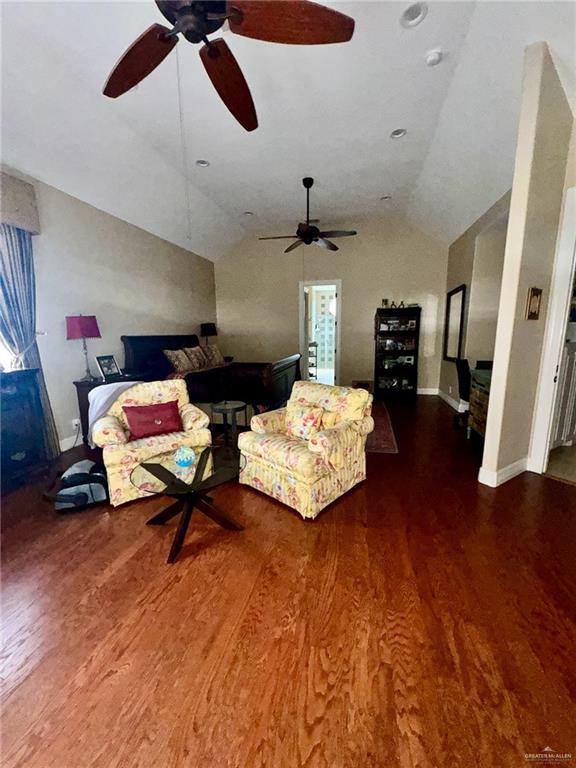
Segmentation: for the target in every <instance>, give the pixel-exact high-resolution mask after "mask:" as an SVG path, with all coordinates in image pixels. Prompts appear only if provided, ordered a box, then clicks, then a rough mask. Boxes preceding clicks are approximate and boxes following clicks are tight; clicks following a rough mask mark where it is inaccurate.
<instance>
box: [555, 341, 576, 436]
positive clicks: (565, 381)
mask: <svg viewBox="0 0 576 768" xmlns="http://www.w3.org/2000/svg"><path fill="white" fill-rule="evenodd" d="M574 441H576V341H570V340H566V343H565V345H564V350H563V352H562V361H561V363H560V371H559V374H558V396H557V400H556V409H555V413H554V422H553V427H552V444H551V446H550V448H558V447H559V446H561V445H566V443H571V442H574Z"/></svg>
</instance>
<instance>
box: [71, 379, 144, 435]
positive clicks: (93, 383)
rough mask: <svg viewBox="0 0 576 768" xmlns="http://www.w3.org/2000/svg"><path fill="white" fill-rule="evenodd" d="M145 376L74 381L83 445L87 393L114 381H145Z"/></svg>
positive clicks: (85, 428) (86, 429)
mask: <svg viewBox="0 0 576 768" xmlns="http://www.w3.org/2000/svg"><path fill="white" fill-rule="evenodd" d="M145 375H146V374H144V373H141V374H140V375H138V373H137V372H134V373H132V374H123V375H122V377H119V378H117V379H106V380H104V379H92V380H87V379H80V381H75V382H73V383H74V386H75V387H76V396H77V398H78V412H79V414H80V428H81V431H82V442H83V443H84V445H88V406H89V403H88V395H89V393H90V392H91V391H92V390H93V389H95V388H96V387H101V386H102V384H111V383H112V382H114V381H145V380H146V379H145V378H142V377H143V376H145Z"/></svg>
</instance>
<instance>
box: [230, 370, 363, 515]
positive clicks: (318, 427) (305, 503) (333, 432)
mask: <svg viewBox="0 0 576 768" xmlns="http://www.w3.org/2000/svg"><path fill="white" fill-rule="evenodd" d="M371 410H372V395H371V394H369V393H368V392H367V391H366V390H364V389H350V388H348V387H331V386H328V385H327V384H317V383H314V382H309V381H297V382H296V383H295V384H294V387H293V389H292V394H291V395H290V400H289V401H288V403H287V406H286V408H280V409H278V410H276V411H270V412H269V413H263V414H260V415H258V416H254V417H253V418H252V421H251V423H250V427H251V431H250V432H243V433H242V434H241V435H240V436H239V438H238V447H239V448H240V451H241V452H242V455H243V456H244V459H245V464H244V466H243V468H242V469H241V471H240V482H241V483H244V484H245V485H250V486H251V487H252V488H255V489H256V490H258V491H262V492H263V493H266V494H268V495H269V496H272V497H273V498H275V499H277V500H278V501H281V502H283V503H284V504H287V505H288V506H289V507H292V508H293V509H295V510H297V511H298V512H299V513H300V514H301V515H302V517H304V518H314V517H316V515H318V513H319V512H320V510H322V509H324V507H326V506H328V504H330V503H331V502H333V501H334V500H335V499H337V498H338V497H339V496H341V495H342V494H343V493H346V491H348V490H349V489H350V488H352V487H353V486H354V485H356V483H359V482H361V481H362V480H364V479H365V478H366V454H365V446H366V437H367V435H368V434H369V433H370V432H372V430H373V429H374V420H373V419H372V416H371V415H370V413H371Z"/></svg>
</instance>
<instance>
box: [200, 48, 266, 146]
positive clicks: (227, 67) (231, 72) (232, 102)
mask: <svg viewBox="0 0 576 768" xmlns="http://www.w3.org/2000/svg"><path fill="white" fill-rule="evenodd" d="M200 58H201V59H202V63H203V64H204V68H205V69H206V72H207V73H208V77H209V78H210V80H211V81H212V85H213V86H214V88H216V90H217V92H218V95H219V96H220V98H221V99H222V101H223V102H224V104H225V105H226V106H227V107H228V109H229V110H230V112H231V113H232V114H233V115H234V117H235V118H236V120H238V122H239V123H240V125H241V126H242V127H243V128H245V129H246V130H247V131H253V130H254V129H255V128H258V118H257V117H256V109H255V107H254V102H253V101H252V95H251V93H250V89H249V88H248V84H247V83H246V80H245V79H244V75H243V74H242V70H241V69H240V67H239V66H238V62H237V61H236V59H235V58H234V56H233V55H232V51H231V50H230V48H228V45H227V44H226V42H225V41H224V40H223V39H222V38H218V39H217V40H211V41H210V44H209V45H205V46H203V47H202V48H201V49H200Z"/></svg>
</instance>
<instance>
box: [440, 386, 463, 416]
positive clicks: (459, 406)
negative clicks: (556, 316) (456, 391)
mask: <svg viewBox="0 0 576 768" xmlns="http://www.w3.org/2000/svg"><path fill="white" fill-rule="evenodd" d="M437 392H438V395H439V396H440V397H441V398H442V400H444V402H445V403H448V405H449V406H450V408H453V409H454V410H455V411H458V413H464V412H465V411H467V410H468V407H467V406H468V403H467V402H465V401H464V400H455V399H454V398H453V397H451V396H450V395H447V394H446V392H443V391H442V390H441V389H439V390H438V391H437Z"/></svg>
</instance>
